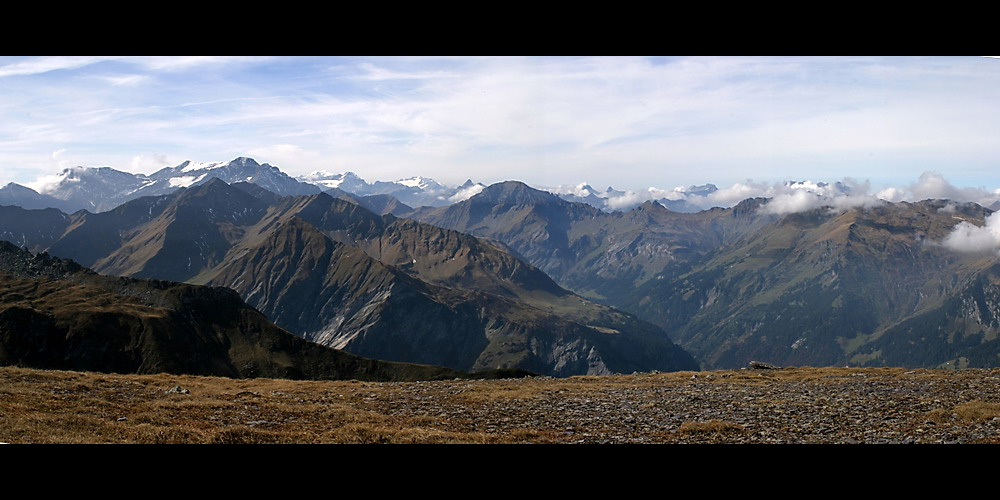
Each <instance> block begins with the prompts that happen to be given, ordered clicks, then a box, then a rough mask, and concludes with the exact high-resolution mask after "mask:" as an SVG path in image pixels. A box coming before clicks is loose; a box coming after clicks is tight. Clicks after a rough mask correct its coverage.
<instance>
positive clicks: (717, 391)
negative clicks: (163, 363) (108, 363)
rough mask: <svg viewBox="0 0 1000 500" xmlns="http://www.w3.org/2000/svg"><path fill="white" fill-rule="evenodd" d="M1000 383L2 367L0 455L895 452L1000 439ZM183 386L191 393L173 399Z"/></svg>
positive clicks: (773, 373) (842, 375)
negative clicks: (852, 448)
mask: <svg viewBox="0 0 1000 500" xmlns="http://www.w3.org/2000/svg"><path fill="white" fill-rule="evenodd" d="M998 380H1000V371H992V372H989V373H984V372H976V371H965V372H963V371H959V372H951V371H940V370H939V371H933V370H926V371H920V370H905V369H845V368H796V369H787V370H768V371H759V372H758V371H751V370H731V371H716V372H681V373H661V374H637V375H621V376H619V375H615V376H607V377H571V378H567V379H550V378H528V379H518V380H490V381H469V380H461V381H460V380H454V381H442V382H412V383H378V382H358V381H290V380H277V379H250V380H246V379H244V380H238V379H228V378H216V377H194V376H178V375H167V374H159V375H109V374H98V373H80V372H66V371H46V370H29V369H21V368H14V367H4V368H0V441H2V442H9V443H252V444H269V443H575V442H659V443H673V442H684V443H689V442H707V443H725V442H775V440H778V441H792V442H798V440H799V439H800V438H799V437H798V436H803V435H804V434H801V433H800V430H799V429H801V432H803V433H807V434H808V435H809V437H807V438H805V439H808V440H816V441H818V442H831V441H833V442H842V441H844V436H848V435H850V436H857V434H856V433H854V434H851V432H852V430H851V429H852V428H851V427H850V426H851V425H855V423H856V422H860V421H861V419H864V422H866V423H864V424H863V425H864V426H866V427H864V428H866V429H874V430H877V431H878V432H879V433H883V432H884V435H885V436H887V437H886V439H889V440H896V441H902V440H904V439H905V437H906V436H910V437H912V438H914V439H916V438H917V437H925V438H926V437H927V436H928V433H931V432H935V430H936V429H949V430H948V431H947V432H948V433H949V436H951V434H953V432H954V431H953V429H955V428H956V426H958V428H961V429H969V436H971V437H969V438H967V439H969V440H976V439H979V440H986V441H988V440H990V439H998V438H997V436H1000V434H996V435H994V434H991V433H990V432H985V434H984V431H983V430H982V429H992V428H994V427H1000V426H997V424H996V422H992V419H993V418H996V417H998V416H1000V403H996V402H992V401H995V399H994V398H993V394H994V393H995V392H996V389H997V387H998V383H1000V382H997V381H998ZM946 382H947V383H946ZM873 383H876V384H875V385H873ZM897 383H898V384H900V386H897V387H904V390H903V391H902V393H901V394H900V395H899V396H898V397H899V399H898V404H895V405H888V406H884V408H883V407H880V406H879V405H878V404H875V403H876V402H874V401H872V400H871V399H870V398H871V396H870V394H869V389H870V388H882V389H883V390H884V389H885V387H886V386H887V385H890V386H891V384H897ZM177 385H179V386H181V387H183V388H185V389H188V390H190V393H189V394H167V393H166V392H165V391H166V390H168V389H170V388H172V387H174V386H177ZM973 387H975V388H976V389H972V388H973ZM975 391H981V392H979V393H977V392H975ZM883 394H887V393H886V392H883ZM888 394H895V393H893V392H888ZM977 395H979V396H978V397H977ZM892 397H896V396H892ZM866 408H875V409H874V410H873V411H872V412H871V413H870V414H866V413H864V412H863V410H864V409H866ZM880 408H881V409H880ZM820 412H822V415H820V414H819V413H820ZM847 415H850V417H849V418H847ZM842 416H843V418H842ZM886 417H890V418H886ZM928 420H930V421H934V422H937V423H947V424H948V425H947V426H945V425H935V426H926V425H924V423H925V422H927V421H928ZM737 422H738V423H737ZM888 424H892V425H894V426H895V427H893V428H892V429H889V428H887V425H888ZM834 426H839V427H837V428H836V429H830V428H831V427H834ZM920 428H922V429H923V431H924V432H920V433H918V432H917V429H920ZM818 429H827V430H822V431H821V430H818ZM890 430H892V431H894V432H895V434H891V433H889V432H888V431H890ZM942 432H943V431H942ZM827 436H828V437H827ZM976 436H981V437H976ZM982 436H985V437H982ZM935 439H952V438H951V437H936V438H935Z"/></svg>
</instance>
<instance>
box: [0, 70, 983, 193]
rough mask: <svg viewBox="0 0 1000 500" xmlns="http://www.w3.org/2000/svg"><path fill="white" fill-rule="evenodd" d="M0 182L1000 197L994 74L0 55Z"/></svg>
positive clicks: (937, 71) (942, 71)
mask: <svg viewBox="0 0 1000 500" xmlns="http://www.w3.org/2000/svg"><path fill="white" fill-rule="evenodd" d="M0 96H2V99H0V183H4V184H5V183H6V182H11V181H13V182H19V183H30V182H32V181H34V180H36V179H38V178H39V177H41V176H44V175H48V174H53V173H55V172H57V171H58V170H60V169H61V168H63V167H68V166H77V165H85V166H111V167H114V168H117V169H120V170H125V171H130V172H142V173H151V172H153V171H155V170H156V169H158V168H162V167H164V166H173V165H177V164H179V163H181V162H182V161H184V160H187V159H191V160H195V161H221V160H228V159H231V158H235V157H237V156H252V157H254V158H256V159H257V160H258V161H261V162H268V163H271V164H273V165H276V166H278V167H280V168H281V169H282V170H284V171H285V172H287V173H289V174H292V175H299V174H306V173H308V172H311V171H314V170H328V171H331V172H343V171H348V170H350V171H353V172H356V173H358V174H359V175H361V176H362V177H364V178H365V179H367V180H369V181H374V180H377V179H378V180H392V179H399V178H403V177H410V176H413V175H424V176H429V177H433V178H435V179H437V180H439V181H441V182H444V183H451V184H458V183H461V182H462V181H464V180H465V179H466V178H472V179H473V180H475V181H480V182H484V183H491V182H496V181H500V180H506V179H518V180H523V181H525V182H528V183H529V184H533V185H550V186H551V185H558V184H576V183H579V182H584V181H586V182H589V183H590V184H592V185H594V186H595V187H598V188H604V187H606V186H608V185H612V186H615V187H616V188H624V189H634V190H639V189H645V188H646V187H649V186H657V187H660V188H665V189H669V188H673V187H674V186H679V185H690V184H700V183H705V182H712V183H715V184H718V185H719V186H720V187H721V186H729V185H731V184H733V183H745V182H746V181H747V180H748V179H751V180H753V181H755V182H758V183H768V182H777V181H782V180H789V179H796V180H803V179H810V180H814V181H836V180H841V179H843V178H845V177H849V178H853V179H858V180H869V181H871V185H872V187H873V188H874V189H881V188H883V187H888V186H906V185H909V184H911V183H914V182H915V181H916V180H917V179H918V178H919V177H920V176H921V174H923V173H924V172H928V171H933V172H938V173H940V174H941V175H942V176H943V177H944V178H945V179H946V180H947V181H948V182H950V183H952V184H954V185H958V186H968V187H979V188H985V189H986V190H987V191H993V190H995V189H998V188H1000V168H998V167H1000V140H998V138H1000V112H998V111H1000V59H993V58H984V57H947V58H801V57H796V58H700V57H699V58H638V57H637V58H626V57H614V58H566V57H558V58H513V57H504V58H466V57H461V58H444V57H442V58H388V57H378V58H354V57H351V58H318V57H302V58H287V57H281V58H255V57H232V58H227V57H180V58H177V57H171V58H159V57H156V58H152V57H150V58H145V57H122V58H112V57H108V58H105V57H42V58H33V57H32V58H10V57H4V58H0Z"/></svg>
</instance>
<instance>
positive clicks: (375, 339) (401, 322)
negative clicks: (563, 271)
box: [19, 179, 697, 376]
mask: <svg viewBox="0 0 1000 500" xmlns="http://www.w3.org/2000/svg"><path fill="white" fill-rule="evenodd" d="M29 215H30V214H28V213H27V212H25V213H20V214H19V216H23V217H27V216H29ZM54 224H55V225H56V226H58V227H57V229H54V230H53V232H60V229H61V236H60V237H59V238H57V239H56V240H55V241H52V242H49V241H48V240H44V241H43V240H41V239H39V240H38V241H37V242H33V243H32V242H29V243H31V244H32V245H35V246H34V247H33V248H39V249H41V248H47V249H48V251H49V252H50V253H51V254H53V255H59V256H64V257H71V258H74V259H78V260H79V261H80V262H82V263H84V264H86V265H88V266H91V267H93V268H94V269H95V270H96V271H98V272H101V273H105V274H114V275H124V276H133V277H148V278H159V279H169V280H173V281H188V282H192V283H199V284H210V285H219V286H225V287H229V288H232V289H233V290H236V291H237V292H238V293H239V294H240V295H241V296H242V297H243V298H244V299H245V300H246V301H247V302H248V303H249V304H250V305H252V306H253V307H256V308H257V309H259V310H260V311H261V312H263V313H264V314H265V315H267V316H268V317H269V318H271V319H272V320H273V321H275V323H277V324H278V325H279V326H281V327H282V328H285V329H287V330H289V331H291V332H293V333H295V334H297V335H300V336H302V337H304V338H306V339H310V340H313V341H315V342H319V343H322V344H324V345H328V346H334V347H337V348H341V349H344V350H346V351H348V352H352V353H355V354H360V355H364V356H369V357H374V358H379V359H388V360H394V361H407V362H416V363H427V364H435V365H444V366H449V367H452V368H456V369H462V370H485V369H493V368H520V369H526V370H531V371H533V372H537V373H544V374H551V375H560V376H563V375H576V374H588V373H589V374H601V373H613V372H618V373H622V372H624V373H631V372H633V371H649V370H662V371H667V370H679V369H697V364H696V363H695V362H694V360H693V359H692V358H691V357H690V355H688V354H687V353H685V352H684V351H683V350H682V349H680V348H678V347H677V346H676V345H674V344H673V343H672V342H671V341H670V340H669V339H668V338H667V335H666V334H665V333H664V332H663V331H662V330H661V329H660V328H658V327H656V326H654V325H652V324H650V323H648V322H645V321H642V320H639V319H638V318H636V317H634V316H632V315H629V314H627V313H623V312H621V311H618V310H615V309H613V308H611V307H608V306H605V305H600V304H597V303H594V302H591V301H589V300H587V299H585V298H583V297H580V296H578V295H576V294H573V293H571V292H569V291H567V290H565V289H563V288H561V287H560V286H559V285H558V284H556V283H555V282H554V281H553V280H552V279H551V278H549V277H548V276H547V275H546V274H545V273H543V272H542V271H541V270H539V269H538V268H536V267H534V266H532V265H530V264H527V263H525V262H523V261H522V260H521V259H519V258H518V257H517V256H515V255H514V254H512V253H511V252H510V251H509V250H508V249H507V248H506V247H505V246H504V245H502V244H499V243H495V242H490V241H486V240H482V239H479V238H476V237H473V236H470V235H466V234H462V233H460V232H457V231H453V230H447V229H441V228H438V227H435V226H432V225H429V224H424V223H419V222H415V221H412V220H407V219H399V218H397V217H394V216H392V215H388V214H387V215H378V214H376V213H373V212H371V211H369V210H367V209H365V208H363V207H362V206H360V205H358V204H355V203H352V202H350V201H348V200H345V199H338V198H334V197H332V196H330V195H328V194H317V195H309V196H288V197H280V196H277V195H275V194H273V193H268V192H267V191H266V190H263V189H260V187H259V186H250V185H245V184H244V185H240V186H230V185H228V184H226V183H225V182H223V181H221V180H218V179H212V180H209V181H208V182H205V183H204V184H202V185H198V186H193V187H191V188H187V189H181V190H178V191H176V192H174V193H172V194H169V195H162V196H157V197H143V198H138V199H135V200H132V201H129V202H127V203H125V204H123V205H121V206H119V207H117V208H115V209H114V210H111V211H108V212H103V213H98V214H91V213H89V212H78V213H76V214H73V215H72V216H68V220H63V221H55V222H54Z"/></svg>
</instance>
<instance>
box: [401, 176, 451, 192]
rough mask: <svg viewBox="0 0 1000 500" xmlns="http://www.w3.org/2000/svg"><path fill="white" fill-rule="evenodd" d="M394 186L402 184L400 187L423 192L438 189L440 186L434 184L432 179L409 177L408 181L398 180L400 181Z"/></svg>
mask: <svg viewBox="0 0 1000 500" xmlns="http://www.w3.org/2000/svg"><path fill="white" fill-rule="evenodd" d="M396 184H402V185H404V186H406V187H413V188H417V189H424V190H426V189H428V188H439V187H441V185H440V184H438V183H437V182H434V180H433V179H427V178H424V177H420V176H416V177H410V178H408V179H400V180H398V181H396Z"/></svg>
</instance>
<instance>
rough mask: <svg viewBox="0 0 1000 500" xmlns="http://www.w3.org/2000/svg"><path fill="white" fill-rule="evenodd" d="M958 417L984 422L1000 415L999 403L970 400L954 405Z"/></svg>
mask: <svg viewBox="0 0 1000 500" xmlns="http://www.w3.org/2000/svg"><path fill="white" fill-rule="evenodd" d="M955 414H956V415H958V418H960V419H962V420H967V421H973V422H985V421H987V420H993V419H994V418H998V417H1000V403H986V402H983V401H970V402H968V403H963V404H960V405H958V406H956V407H955Z"/></svg>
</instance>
